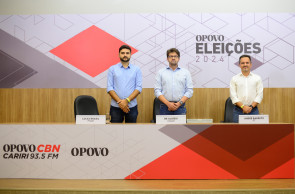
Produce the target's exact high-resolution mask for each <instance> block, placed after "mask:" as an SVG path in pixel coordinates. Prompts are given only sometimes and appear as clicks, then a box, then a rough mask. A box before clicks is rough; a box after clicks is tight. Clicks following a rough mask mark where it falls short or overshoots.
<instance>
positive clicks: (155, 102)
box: [152, 98, 161, 123]
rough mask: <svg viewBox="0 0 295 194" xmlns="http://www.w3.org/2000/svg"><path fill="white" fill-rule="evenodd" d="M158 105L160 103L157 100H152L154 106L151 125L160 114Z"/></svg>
mask: <svg viewBox="0 0 295 194" xmlns="http://www.w3.org/2000/svg"><path fill="white" fill-rule="evenodd" d="M160 104H161V101H160V100H159V99H158V98H155V99H154V106H153V120H152V123H155V122H156V115H159V114H160Z"/></svg>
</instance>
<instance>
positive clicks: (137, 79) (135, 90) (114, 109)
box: [107, 45, 142, 123]
mask: <svg viewBox="0 0 295 194" xmlns="http://www.w3.org/2000/svg"><path fill="white" fill-rule="evenodd" d="M119 57H120V61H121V62H120V63H118V64H116V65H113V66H111V67H110V69H109V71H108V83H107V84H108V85H107V92H108V93H109V95H110V96H111V97H112V100H111V108H110V115H111V123H122V122H123V121H124V118H125V123H136V120H137V115H138V109H137V100H136V97H137V96H138V95H139V94H140V92H141V91H142V74H141V71H140V69H139V67H137V66H135V65H132V64H129V60H130V58H131V48H130V47H129V46H128V45H122V46H121V47H120V48H119Z"/></svg>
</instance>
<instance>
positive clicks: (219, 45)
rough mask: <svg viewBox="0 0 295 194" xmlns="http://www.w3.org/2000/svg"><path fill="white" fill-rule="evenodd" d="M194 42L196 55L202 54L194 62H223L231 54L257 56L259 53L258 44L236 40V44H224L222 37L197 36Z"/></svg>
mask: <svg viewBox="0 0 295 194" xmlns="http://www.w3.org/2000/svg"><path fill="white" fill-rule="evenodd" d="M196 41H197V43H196V54H202V56H198V55H197V61H196V62H220V61H221V62H223V61H224V57H226V55H227V56H230V55H231V54H233V53H236V54H253V53H254V54H258V53H260V52H261V48H260V43H259V42H242V40H239V39H238V40H236V42H227V43H225V42H224V41H225V38H224V36H223V35H197V36H196ZM222 54H226V55H222ZM209 55H210V56H209ZM218 55H222V56H218Z"/></svg>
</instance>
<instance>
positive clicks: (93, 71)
mask: <svg viewBox="0 0 295 194" xmlns="http://www.w3.org/2000/svg"><path fill="white" fill-rule="evenodd" d="M123 44H126V43H124V42H122V41H121V40H119V39H117V38H115V37H114V36H112V35H110V34H109V33H107V32H105V31H103V30H101V29H100V28H98V27H96V26H91V27H89V28H88V29H86V30H84V31H82V32H80V33H79V34H77V35H76V36H74V37H72V38H71V39H69V40H67V41H66V42H64V43H62V44H61V45H59V46H58V47H56V48H54V49H52V50H51V51H50V52H51V53H52V54H54V55H56V56H58V57H59V58H61V59H63V60H64V61H66V62H68V63H69V64H71V65H73V66H75V67H76V68H78V69H80V70H81V71H83V72H85V73H87V74H88V75H90V76H92V77H95V76H97V75H99V74H100V73H102V72H104V71H105V70H107V69H108V68H109V67H110V66H112V65H115V64H117V63H119V61H120V59H119V47H120V46H121V45H123ZM130 47H131V46H130ZM131 49H132V52H131V54H134V53H136V52H137V50H136V49H134V48H133V47H131Z"/></svg>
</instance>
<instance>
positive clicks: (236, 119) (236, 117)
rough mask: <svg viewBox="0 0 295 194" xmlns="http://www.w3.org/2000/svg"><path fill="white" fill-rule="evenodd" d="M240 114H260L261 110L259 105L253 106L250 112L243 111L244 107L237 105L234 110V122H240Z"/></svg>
mask: <svg viewBox="0 0 295 194" xmlns="http://www.w3.org/2000/svg"><path fill="white" fill-rule="evenodd" d="M239 115H259V110H258V108H257V106H256V107H255V108H253V110H252V111H251V112H250V113H249V114H245V113H243V109H241V108H240V107H237V106H235V107H234V110H233V122H234V123H238V122H239Z"/></svg>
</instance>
